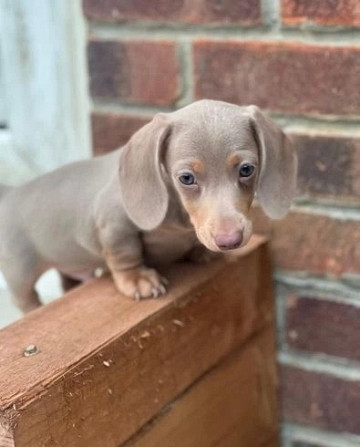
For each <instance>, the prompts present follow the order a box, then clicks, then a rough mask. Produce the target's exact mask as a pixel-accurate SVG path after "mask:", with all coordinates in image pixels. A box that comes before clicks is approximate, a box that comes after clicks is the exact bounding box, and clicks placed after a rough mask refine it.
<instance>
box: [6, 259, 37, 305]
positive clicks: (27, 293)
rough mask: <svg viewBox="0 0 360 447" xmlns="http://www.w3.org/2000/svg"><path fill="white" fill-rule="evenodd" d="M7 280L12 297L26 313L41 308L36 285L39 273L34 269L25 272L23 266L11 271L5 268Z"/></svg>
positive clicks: (14, 267)
mask: <svg viewBox="0 0 360 447" xmlns="http://www.w3.org/2000/svg"><path fill="white" fill-rule="evenodd" d="M2 272H3V274H4V277H5V280H6V282H7V285H8V287H9V290H10V292H11V295H12V299H13V301H14V303H15V305H16V306H17V307H18V308H19V309H20V310H21V311H22V312H24V313H27V312H30V311H31V310H34V309H36V308H37V307H39V306H41V301H40V300H39V296H38V294H37V292H36V290H35V283H36V281H37V279H38V278H39V276H40V275H39V273H38V272H37V271H34V270H32V269H28V270H26V271H25V270H24V269H23V266H20V268H19V269H18V268H16V265H14V264H13V265H12V266H11V269H9V268H6V267H5V268H3V269H2Z"/></svg>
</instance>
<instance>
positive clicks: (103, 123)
mask: <svg viewBox="0 0 360 447" xmlns="http://www.w3.org/2000/svg"><path fill="white" fill-rule="evenodd" d="M150 119H151V118H150V117H145V116H144V117H140V116H129V115H118V114H115V113H93V114H92V116H91V126H92V140H93V151H94V155H100V154H103V153H106V152H109V151H111V150H114V149H117V148H118V147H120V146H123V145H124V144H126V143H127V142H128V140H129V139H130V137H131V136H132V135H133V134H134V133H135V132H136V131H137V130H138V129H140V127H142V126H143V125H144V124H146V123H147V122H149V121H150Z"/></svg>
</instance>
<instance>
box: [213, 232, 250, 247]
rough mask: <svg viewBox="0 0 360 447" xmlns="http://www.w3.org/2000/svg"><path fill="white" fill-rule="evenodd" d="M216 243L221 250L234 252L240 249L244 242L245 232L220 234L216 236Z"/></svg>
mask: <svg viewBox="0 0 360 447" xmlns="http://www.w3.org/2000/svg"><path fill="white" fill-rule="evenodd" d="M214 241H215V244H216V245H217V247H218V248H219V249H220V250H234V249H235V248H239V247H240V245H241V243H242V241H243V232H242V231H240V230H236V231H232V232H226V233H219V234H216V235H215V236H214Z"/></svg>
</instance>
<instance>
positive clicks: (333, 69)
mask: <svg viewBox="0 0 360 447" xmlns="http://www.w3.org/2000/svg"><path fill="white" fill-rule="evenodd" d="M194 65H195V96H196V98H213V99H222V100H225V101H229V102H234V103H238V104H250V103H254V104H257V105H258V106H260V107H263V108H265V109H269V110H271V111H274V112H285V113H292V114H301V113H311V114H316V113H323V114H336V115H341V114H344V115H348V114H359V113H360V48H356V47H327V46H320V45H319V46H318V45H306V44H300V43H299V44H298V43H268V42H234V41H231V42H214V41H198V42H197V43H196V44H195V48H194ZM345 67H346V75H345V74H344V73H345V72H344V70H345Z"/></svg>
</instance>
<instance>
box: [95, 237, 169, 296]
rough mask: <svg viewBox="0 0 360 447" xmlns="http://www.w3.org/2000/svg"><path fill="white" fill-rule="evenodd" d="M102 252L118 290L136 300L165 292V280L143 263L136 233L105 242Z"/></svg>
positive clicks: (139, 242)
mask: <svg viewBox="0 0 360 447" xmlns="http://www.w3.org/2000/svg"><path fill="white" fill-rule="evenodd" d="M108 242H109V241H108ZM103 253H104V257H105V260H106V262H107V265H108V267H109V269H110V271H111V274H112V277H113V279H114V282H115V285H116V288H117V289H118V290H119V292H121V293H123V294H124V295H126V296H129V297H131V298H134V299H136V300H140V299H142V298H149V297H153V298H157V297H158V296H160V295H163V294H165V293H166V287H165V286H166V284H167V280H166V279H165V278H163V277H162V276H160V275H159V273H158V272H157V271H156V270H154V269H150V268H148V267H146V266H145V265H144V263H143V256H142V246H141V241H140V239H139V237H138V236H137V235H134V234H131V235H128V236H127V237H122V238H121V239H120V240H117V241H116V242H115V241H112V243H110V244H109V243H107V244H105V246H104V248H103Z"/></svg>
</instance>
